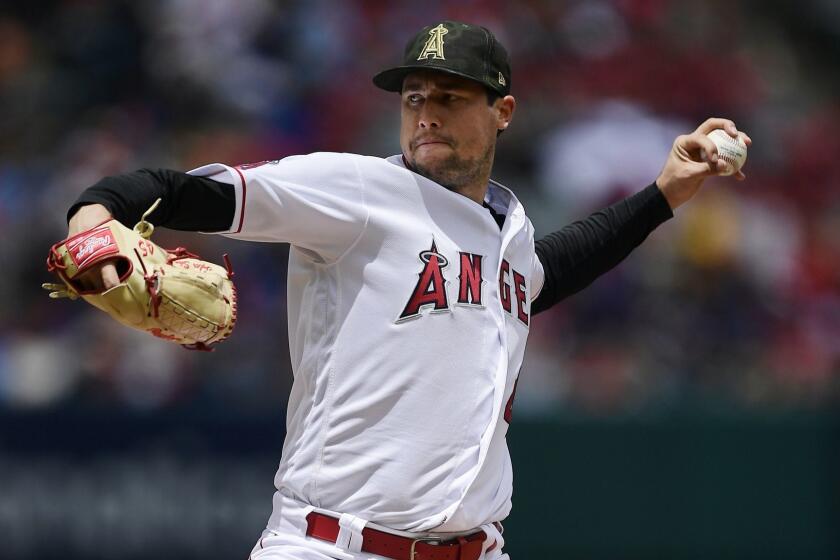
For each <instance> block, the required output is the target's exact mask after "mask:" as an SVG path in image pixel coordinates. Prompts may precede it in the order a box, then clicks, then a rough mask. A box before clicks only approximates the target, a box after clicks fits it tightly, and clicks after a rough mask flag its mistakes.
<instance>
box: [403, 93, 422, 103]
mask: <svg viewBox="0 0 840 560" xmlns="http://www.w3.org/2000/svg"><path fill="white" fill-rule="evenodd" d="M422 100H423V98H422V97H421V96H420V95H419V94H417V93H409V94H408V95H406V96H405V102H406V103H408V104H409V105H417V104H418V103H420V102H421V101H422Z"/></svg>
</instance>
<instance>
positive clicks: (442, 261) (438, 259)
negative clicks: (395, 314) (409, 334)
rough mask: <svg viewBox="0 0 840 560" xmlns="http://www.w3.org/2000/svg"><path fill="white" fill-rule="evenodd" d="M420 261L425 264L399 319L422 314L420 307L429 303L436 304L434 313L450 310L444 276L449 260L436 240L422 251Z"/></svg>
mask: <svg viewBox="0 0 840 560" xmlns="http://www.w3.org/2000/svg"><path fill="white" fill-rule="evenodd" d="M420 261H422V262H423V263H425V266H424V267H423V270H421V271H420V274H419V275H418V276H419V277H420V278H419V279H418V280H417V285H416V286H415V287H414V293H412V294H411V297H410V298H409V299H408V303H407V304H406V305H405V309H403V312H402V313H401V314H400V318H399V319H397V320H398V321H402V320H404V319H410V318H412V317H417V316H418V315H420V308H421V307H425V306H428V305H433V306H434V309H432V312H433V313H434V312H441V311H448V310H449V302H448V301H447V299H446V280H445V279H444V278H443V269H444V268H446V267H447V266H448V265H449V261H448V260H447V259H446V257H444V256H443V255H442V254H441V253H438V250H437V246H436V245H435V242H434V240H433V241H432V248H431V249H429V250H428V251H423V252H422V253H420Z"/></svg>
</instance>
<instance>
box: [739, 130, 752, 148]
mask: <svg viewBox="0 0 840 560" xmlns="http://www.w3.org/2000/svg"><path fill="white" fill-rule="evenodd" d="M738 134H740V135H741V138H743V139H744V144H746V145H747V146H752V138H750V137H749V136H747V133H746V132H744V131H743V130H739V131H738Z"/></svg>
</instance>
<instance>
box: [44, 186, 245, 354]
mask: <svg viewBox="0 0 840 560" xmlns="http://www.w3.org/2000/svg"><path fill="white" fill-rule="evenodd" d="M156 205H157V203H155V206H156ZM155 206H152V208H150V209H149V211H148V212H146V214H144V216H143V218H144V219H142V220H141V221H140V222H138V223H137V225H135V226H134V229H133V230H131V229H128V228H127V227H125V226H124V225H122V224H121V223H120V222H118V221H116V220H113V219H112V220H108V221H106V222H104V223H102V224H100V225H98V226H96V227H93V228H91V229H89V230H87V231H83V232H82V233H79V234H77V235H74V236H73V237H70V238H67V239H65V240H63V241H60V242H58V243H56V244H55V245H53V246H52V247H51V248H50V252H49V255H48V256H47V270H49V271H50V272H54V273H56V274H57V275H58V276H59V278H61V280H62V282H63V283H62V284H52V283H47V284H43V287H44V288H45V289H47V290H50V292H51V293H50V297H52V298H62V297H68V298H70V299H77V298H78V297H79V296H81V297H82V298H83V299H84V300H85V301H87V302H88V303H90V304H91V305H93V306H95V307H98V308H99V309H101V310H102V311H104V312H105V313H107V314H108V315H110V316H111V317H113V318H114V319H116V320H117V321H119V322H120V323H122V324H124V325H127V326H129V327H132V328H135V329H139V330H142V331H146V332H149V333H151V334H153V335H154V336H156V337H159V338H163V339H166V340H171V341H173V342H177V343H178V344H181V345H183V346H185V347H186V348H190V349H195V350H210V345H211V344H213V343H216V342H220V341H222V340H224V339H225V338H227V337H228V336H229V335H230V333H231V332H232V331H233V326H234V324H235V322H236V288H235V287H234V285H233V281H232V280H231V278H232V277H233V271H232V270H231V266H230V261H229V260H228V257H227V255H224V257H223V258H224V261H225V267H221V266H219V265H216V264H213V263H210V262H207V261H203V260H201V259H200V258H199V257H198V255H194V254H192V253H190V252H189V251H187V250H186V249H185V248H183V247H178V248H177V249H173V250H169V249H163V248H161V247H160V246H158V245H156V244H154V243H152V242H151V241H150V240H149V237H150V236H151V234H152V231H153V230H154V226H152V224H150V223H149V222H147V221H145V217H146V216H148V215H149V214H150V213H151V212H152V210H153V209H154V207H155ZM104 261H111V262H114V264H115V265H116V268H117V273H118V274H119V279H120V283H119V284H118V285H117V286H114V287H112V288H110V289H104V288H101V289H99V290H85V289H84V288H82V285H81V283H80V282H78V281H76V280H74V279H78V278H79V277H80V276H82V275H84V274H85V273H86V272H88V271H90V270H91V269H92V268H93V267H95V266H97V265H99V264H100V263H102V262H104Z"/></svg>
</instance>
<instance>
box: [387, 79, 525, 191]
mask: <svg viewBox="0 0 840 560" xmlns="http://www.w3.org/2000/svg"><path fill="white" fill-rule="evenodd" d="M508 99H510V100H512V99H513V98H512V97H510V96H508V97H506V98H504V99H500V100H497V101H496V103H495V104H494V105H489V104H488V103H487V94H486V91H485V89H484V87H483V86H481V85H480V84H478V83H477V82H475V81H473V80H468V79H466V78H461V77H459V76H453V75H450V74H445V73H442V72H435V71H427V70H421V71H418V72H412V73H411V74H409V75H408V76H406V78H405V80H404V81H403V89H402V103H401V106H402V126H401V129H400V146H401V147H402V152H403V155H404V156H405V158H406V160H408V163H409V164H410V165H411V166H412V167H413V168H414V169H415V170H416V171H418V172H419V173H420V174H421V175H424V176H426V177H428V178H429V179H432V180H433V181H435V182H437V183H440V184H441V185H443V186H445V187H447V188H449V189H452V190H457V191H460V190H461V188H462V187H464V186H467V185H470V184H471V183H474V182H475V181H476V180H478V179H481V178H482V176H483V175H485V174H486V175H487V176H488V177H489V173H490V168H491V167H492V165H493V154H494V150H495V146H496V135H497V131H498V130H499V129H501V128H504V127H505V126H507V122H508V121H509V119H510V116H511V115H510V113H512V108H510V111H508V110H507V106H508V105H510V104H511V102H510V101H507V100H508ZM500 107H501V108H500Z"/></svg>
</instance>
